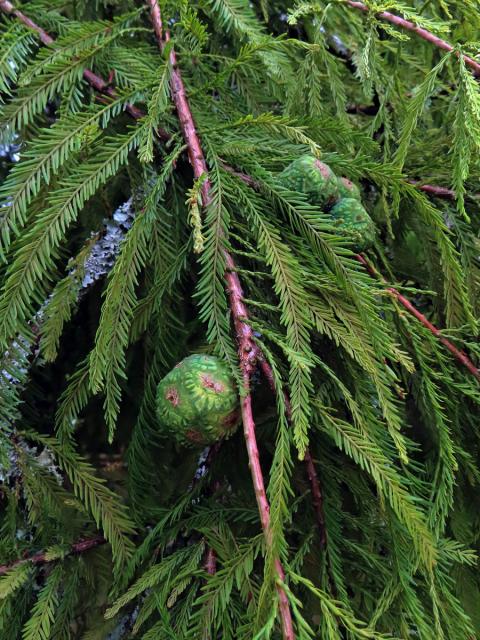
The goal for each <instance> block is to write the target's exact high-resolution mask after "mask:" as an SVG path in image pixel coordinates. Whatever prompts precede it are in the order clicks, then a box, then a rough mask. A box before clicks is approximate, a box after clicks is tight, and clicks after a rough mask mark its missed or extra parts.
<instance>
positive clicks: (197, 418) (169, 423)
mask: <svg viewBox="0 0 480 640" xmlns="http://www.w3.org/2000/svg"><path fill="white" fill-rule="evenodd" d="M156 409H157V417H158V421H159V425H158V428H159V431H160V432H161V433H162V435H167V436H170V437H171V438H172V439H173V440H175V441H177V442H179V443H180V444H183V445H187V446H196V447H199V446H200V447H201V446H202V445H203V446H205V445H207V444H213V443H215V442H218V441H219V440H221V439H223V438H225V437H227V438H228V437H230V436H231V435H232V434H233V433H235V430H236V428H237V427H238V422H239V419H240V409H239V402H238V391H237V388H236V386H235V382H234V379H233V377H232V374H231V372H230V370H229V368H228V366H227V365H226V364H225V363H224V362H222V360H220V359H219V358H216V357H215V356H208V355H201V354H195V355H192V356H189V357H188V358H185V359H184V360H182V361H181V362H179V363H178V364H177V365H175V368H174V369H172V371H170V373H168V374H167V375H166V376H165V377H164V378H163V379H162V380H161V381H160V383H159V385H158V387H157V404H156Z"/></svg>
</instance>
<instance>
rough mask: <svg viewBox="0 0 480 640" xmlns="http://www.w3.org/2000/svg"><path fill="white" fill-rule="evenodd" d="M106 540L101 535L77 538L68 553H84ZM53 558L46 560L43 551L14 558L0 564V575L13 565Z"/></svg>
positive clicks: (41, 562)
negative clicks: (11, 560)
mask: <svg viewBox="0 0 480 640" xmlns="http://www.w3.org/2000/svg"><path fill="white" fill-rule="evenodd" d="M105 543H106V540H105V538H104V537H103V536H95V537H93V538H87V539H86V540H79V541H78V542H75V543H74V544H72V546H71V547H70V550H69V552H68V553H69V555H72V554H78V553H84V552H85V551H89V550H90V549H93V548H94V547H98V546H99V545H101V544H105ZM52 561H53V560H47V558H46V553H45V552H44V551H39V552H38V553H35V554H34V555H32V556H28V557H27V558H20V559H19V560H15V561H14V562H12V563H11V564H4V565H1V566H0V576H3V575H5V574H6V573H8V572H9V571H10V570H11V569H13V568H14V567H17V566H18V565H19V564H25V563H27V562H30V563H31V564H45V563H47V562H52Z"/></svg>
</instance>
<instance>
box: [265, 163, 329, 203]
mask: <svg viewBox="0 0 480 640" xmlns="http://www.w3.org/2000/svg"><path fill="white" fill-rule="evenodd" d="M278 180H279V182H280V184H281V185H282V186H284V187H285V188H286V189H291V190H292V191H298V192H300V193H304V194H305V195H306V196H307V198H308V201H309V202H310V204H313V205H318V206H319V207H320V208H321V209H323V208H328V207H330V206H332V204H333V203H334V202H336V201H337V200H338V199H339V197H340V195H339V192H338V183H337V176H336V175H335V174H334V173H333V171H332V170H331V169H330V167H329V166H328V164H325V163H324V162H320V160H317V158H315V157H314V156H309V155H303V156H300V157H299V158H297V159H296V160H294V161H293V162H291V163H290V164H289V165H288V167H286V168H285V169H284V170H283V171H282V172H281V173H280V174H279V175H278Z"/></svg>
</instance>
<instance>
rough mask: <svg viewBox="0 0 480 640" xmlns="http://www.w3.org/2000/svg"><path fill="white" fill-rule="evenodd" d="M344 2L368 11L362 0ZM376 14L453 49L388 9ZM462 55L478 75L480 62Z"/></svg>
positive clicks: (434, 43)
mask: <svg viewBox="0 0 480 640" xmlns="http://www.w3.org/2000/svg"><path fill="white" fill-rule="evenodd" d="M346 3H347V4H348V5H349V6H350V7H353V8H354V9H359V10H360V11H364V12H365V13H367V12H368V11H370V9H369V8H368V7H367V5H365V4H363V2H357V1H356V0H346ZM376 15H377V17H379V18H382V20H386V21H387V22H390V23H391V24H394V25H395V26H397V27H400V28H401V29H406V30H407V31H412V32H413V33H416V34H417V36H419V37H420V38H423V39H424V40H426V41H427V42H430V43H431V44H433V45H435V46H436V47H438V48H439V49H444V50H445V51H453V50H454V48H453V46H452V45H451V44H450V43H449V42H447V41H446V40H442V38H439V37H438V36H436V35H434V34H433V33H431V32H430V31H427V29H423V28H422V27H418V26H417V25H415V24H414V23H413V22H411V21H410V20H405V18H401V17H400V16H397V15H395V14H394V13H390V11H381V12H380V13H377V14H376ZM462 57H463V59H464V61H465V64H467V65H468V66H469V67H471V68H472V69H473V70H474V72H475V75H480V63H478V62H477V61H476V60H474V59H473V58H470V57H469V56H466V55H463V56H462Z"/></svg>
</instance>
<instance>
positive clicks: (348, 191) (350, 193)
mask: <svg viewBox="0 0 480 640" xmlns="http://www.w3.org/2000/svg"><path fill="white" fill-rule="evenodd" d="M337 186H338V192H339V194H340V197H341V198H355V200H358V201H359V202H361V201H362V196H361V194H360V189H359V187H358V186H357V185H356V184H355V183H354V182H352V181H351V180H349V179H348V178H345V177H344V176H340V177H338V178H337Z"/></svg>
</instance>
